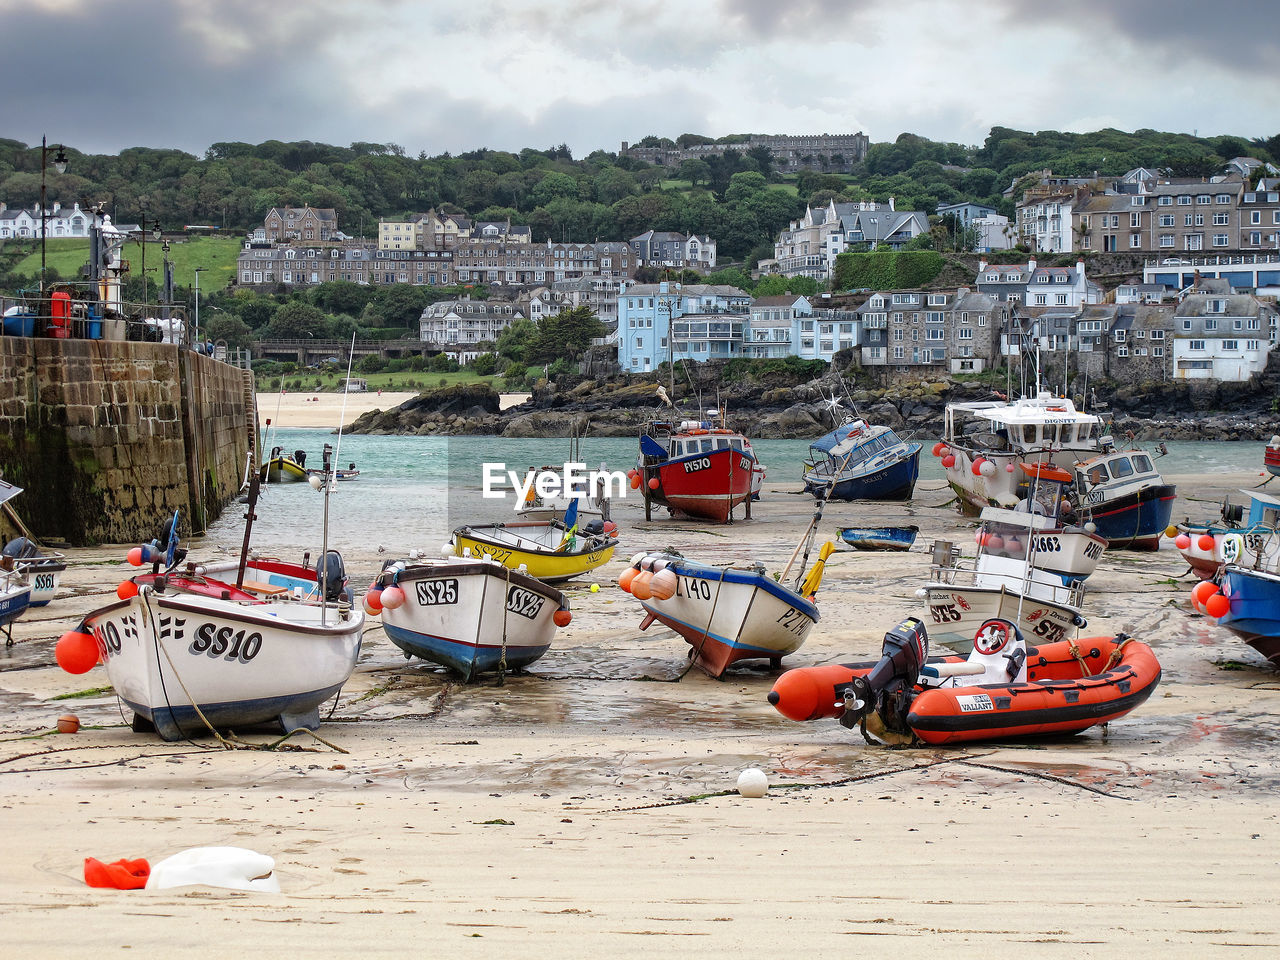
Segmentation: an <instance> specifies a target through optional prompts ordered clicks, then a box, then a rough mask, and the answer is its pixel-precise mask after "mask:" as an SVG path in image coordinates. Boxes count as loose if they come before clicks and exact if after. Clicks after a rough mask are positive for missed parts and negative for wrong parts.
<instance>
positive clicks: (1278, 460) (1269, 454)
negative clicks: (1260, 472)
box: [1262, 445, 1280, 477]
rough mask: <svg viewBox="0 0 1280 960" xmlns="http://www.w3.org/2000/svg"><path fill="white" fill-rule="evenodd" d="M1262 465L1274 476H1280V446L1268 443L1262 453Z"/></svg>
mask: <svg viewBox="0 0 1280 960" xmlns="http://www.w3.org/2000/svg"><path fill="white" fill-rule="evenodd" d="M1262 466H1263V467H1264V468H1265V469H1266V471H1267V473H1269V474H1271V476H1273V477H1280V447H1273V446H1270V445H1268V446H1267V449H1266V450H1265V451H1263V454H1262Z"/></svg>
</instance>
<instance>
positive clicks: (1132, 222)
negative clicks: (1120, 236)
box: [1129, 198, 1142, 227]
mask: <svg viewBox="0 0 1280 960" xmlns="http://www.w3.org/2000/svg"><path fill="white" fill-rule="evenodd" d="M1135 199H1136V198H1135ZM1129 226H1131V227H1140V226H1142V214H1140V213H1138V212H1136V211H1135V212H1133V213H1130V214H1129Z"/></svg>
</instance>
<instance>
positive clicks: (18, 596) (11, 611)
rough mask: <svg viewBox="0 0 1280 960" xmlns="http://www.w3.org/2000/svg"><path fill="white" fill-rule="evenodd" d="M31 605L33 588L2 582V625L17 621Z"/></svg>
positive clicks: (0, 615)
mask: <svg viewBox="0 0 1280 960" xmlns="http://www.w3.org/2000/svg"><path fill="white" fill-rule="evenodd" d="M30 605H31V586H30V585H29V584H24V585H21V586H19V585H18V584H16V583H13V582H12V581H4V580H0V624H6V623H10V622H12V621H14V620H17V619H18V618H19V617H20V616H22V615H23V614H24V613H26V612H27V607H29V606H30Z"/></svg>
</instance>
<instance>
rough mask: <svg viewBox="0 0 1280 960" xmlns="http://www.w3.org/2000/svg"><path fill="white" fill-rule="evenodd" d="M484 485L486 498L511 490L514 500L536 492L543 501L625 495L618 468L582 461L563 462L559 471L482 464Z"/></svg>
mask: <svg viewBox="0 0 1280 960" xmlns="http://www.w3.org/2000/svg"><path fill="white" fill-rule="evenodd" d="M481 468H482V469H483V471H484V484H483V488H482V491H481V496H482V497H484V498H485V499H486V500H501V499H502V498H503V497H505V496H506V495H507V491H508V490H511V491H514V493H515V497H516V503H517V504H521V503H525V502H526V501H528V500H530V499H532V497H533V495H534V494H535V493H536V494H537V495H538V496H539V497H541V498H543V499H544V500H547V499H551V498H553V497H565V498H570V497H591V496H598V495H601V494H603V495H604V496H606V497H610V498H613V497H617V498H619V499H621V498H623V497H625V496H626V491H627V484H628V483H629V480H628V477H627V475H626V474H625V473H623V472H622V471H620V470H603V469H601V470H590V471H588V470H587V465H586V464H585V463H566V464H565V465H564V469H563V470H561V471H560V472H559V473H557V472H555V471H554V470H541V471H536V472H534V471H527V470H526V471H521V472H519V473H517V472H516V471H515V470H508V469H507V465H506V464H505V463H485V464H482V465H481Z"/></svg>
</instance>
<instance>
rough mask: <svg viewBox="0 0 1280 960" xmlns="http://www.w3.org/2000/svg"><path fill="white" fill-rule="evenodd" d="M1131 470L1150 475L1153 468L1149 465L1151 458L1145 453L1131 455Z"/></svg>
mask: <svg viewBox="0 0 1280 960" xmlns="http://www.w3.org/2000/svg"><path fill="white" fill-rule="evenodd" d="M1133 469H1134V470H1136V471H1138V473H1151V472H1152V471H1154V470H1155V467H1153V466H1152V465H1151V458H1150V457H1148V456H1147V455H1146V454H1145V453H1135V454H1134V455H1133Z"/></svg>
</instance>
